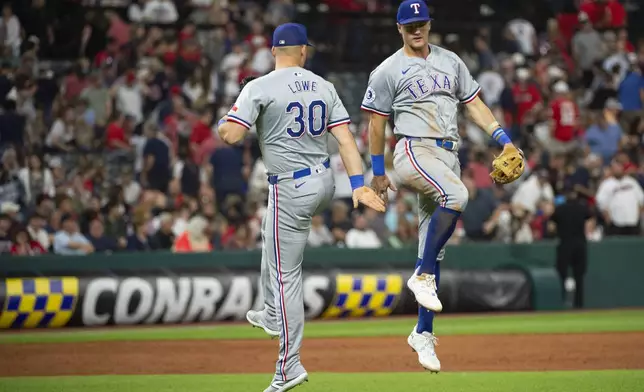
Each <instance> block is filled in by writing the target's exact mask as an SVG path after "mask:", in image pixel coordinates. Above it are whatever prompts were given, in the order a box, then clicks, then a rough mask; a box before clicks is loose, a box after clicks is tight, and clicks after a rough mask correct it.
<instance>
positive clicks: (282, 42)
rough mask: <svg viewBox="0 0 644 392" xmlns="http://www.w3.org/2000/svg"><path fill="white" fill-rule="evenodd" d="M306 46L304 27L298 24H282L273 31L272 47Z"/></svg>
mask: <svg viewBox="0 0 644 392" xmlns="http://www.w3.org/2000/svg"><path fill="white" fill-rule="evenodd" d="M301 45H308V46H312V45H311V44H310V43H309V39H308V37H307V35H306V27H304V26H303V25H301V24H299V23H284V24H281V25H279V26H277V28H276V29H275V31H274V32H273V46H274V47H278V48H279V47H283V46H301Z"/></svg>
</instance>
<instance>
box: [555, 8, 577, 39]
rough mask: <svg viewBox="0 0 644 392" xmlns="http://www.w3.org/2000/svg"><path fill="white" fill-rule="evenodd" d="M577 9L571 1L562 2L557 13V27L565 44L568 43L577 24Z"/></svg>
mask: <svg viewBox="0 0 644 392" xmlns="http://www.w3.org/2000/svg"><path fill="white" fill-rule="evenodd" d="M578 14H579V11H578V10H577V7H575V5H574V4H573V3H572V2H566V3H565V4H564V7H563V9H562V10H561V13H560V14H558V15H557V27H558V28H559V32H560V33H561V37H562V38H563V39H564V40H565V42H566V45H570V41H572V37H573V35H575V31H576V30H577V27H578V26H579V16H578Z"/></svg>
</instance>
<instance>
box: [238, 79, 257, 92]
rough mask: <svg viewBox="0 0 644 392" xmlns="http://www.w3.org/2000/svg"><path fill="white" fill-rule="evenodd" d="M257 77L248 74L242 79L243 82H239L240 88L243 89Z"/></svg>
mask: <svg viewBox="0 0 644 392" xmlns="http://www.w3.org/2000/svg"><path fill="white" fill-rule="evenodd" d="M255 79H257V76H246V77H245V78H244V79H242V81H241V83H239V90H243V89H244V86H245V85H247V84H248V83H249V82H251V81H253V80H255Z"/></svg>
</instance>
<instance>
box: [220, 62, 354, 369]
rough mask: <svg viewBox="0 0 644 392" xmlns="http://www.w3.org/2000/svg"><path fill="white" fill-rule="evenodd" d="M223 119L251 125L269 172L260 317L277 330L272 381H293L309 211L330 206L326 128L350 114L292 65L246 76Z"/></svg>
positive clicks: (331, 92)
mask: <svg viewBox="0 0 644 392" xmlns="http://www.w3.org/2000/svg"><path fill="white" fill-rule="evenodd" d="M228 121H232V122H235V123H237V124H241V125H243V126H245V127H247V128H250V127H251V126H253V125H256V126H257V136H258V138H259V142H260V146H261V149H262V156H263V159H264V164H265V165H266V169H267V172H268V174H270V175H272V176H270V177H269V183H270V189H269V200H268V208H267V210H266V215H265V216H264V220H263V222H262V240H263V251H262V267H261V275H262V278H261V282H262V292H263V294H264V309H263V318H264V323H265V325H267V326H268V327H269V328H271V329H272V330H276V331H277V330H279V331H280V349H279V356H278V360H277V364H276V367H275V376H274V381H286V380H292V379H294V378H296V377H298V376H300V375H301V374H303V373H304V372H305V370H304V367H303V366H302V363H301V362H300V347H301V345H302V338H303V334H304V299H303V291H302V259H303V254H304V248H305V246H306V241H307V239H308V236H309V232H310V229H311V218H312V217H313V216H314V215H315V214H318V213H319V212H320V211H321V210H323V209H324V208H326V207H327V206H328V204H329V202H330V201H331V200H332V198H333V193H334V191H335V185H334V181H333V173H332V171H331V170H328V169H329V166H328V161H329V154H328V152H327V148H328V146H327V136H328V134H327V130H329V129H332V128H333V127H336V126H338V125H341V124H346V123H348V122H349V115H348V113H347V111H346V109H345V108H344V106H343V105H342V102H341V101H340V98H339V97H338V94H337V93H336V91H335V88H334V87H333V85H332V84H331V83H329V82H327V81H325V80H324V79H322V78H321V77H319V76H317V75H315V74H314V73H312V72H309V71H307V70H305V69H303V68H299V67H292V68H283V69H279V70H276V71H273V72H271V73H269V74H268V75H266V76H263V77H260V78H258V79H255V80H253V81H252V82H250V83H248V84H247V85H246V86H245V87H244V89H243V90H242V92H241V94H240V96H239V98H238V99H237V102H236V103H235V105H234V106H233V108H232V109H231V110H230V111H229V112H228ZM295 172H297V173H298V174H294V173H295ZM275 175H277V176H275Z"/></svg>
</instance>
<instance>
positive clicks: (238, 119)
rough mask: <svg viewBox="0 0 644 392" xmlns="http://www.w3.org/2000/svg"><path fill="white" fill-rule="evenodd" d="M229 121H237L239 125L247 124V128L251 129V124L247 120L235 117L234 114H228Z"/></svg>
mask: <svg viewBox="0 0 644 392" xmlns="http://www.w3.org/2000/svg"><path fill="white" fill-rule="evenodd" d="M228 121H231V122H234V123H237V124H239V125H243V126H245V127H246V128H249V129H250V126H251V125H250V124H249V123H248V122H247V121H244V120H242V119H241V118H239V117H235V116H233V115H232V114H229V115H228Z"/></svg>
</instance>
